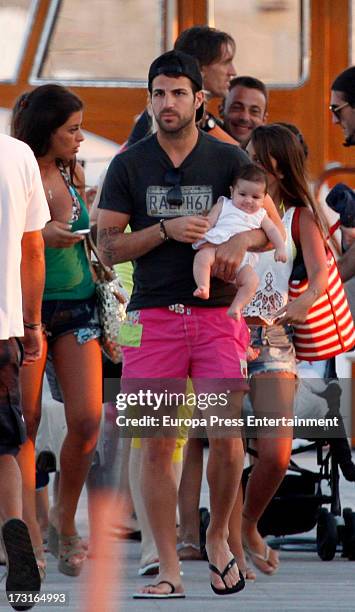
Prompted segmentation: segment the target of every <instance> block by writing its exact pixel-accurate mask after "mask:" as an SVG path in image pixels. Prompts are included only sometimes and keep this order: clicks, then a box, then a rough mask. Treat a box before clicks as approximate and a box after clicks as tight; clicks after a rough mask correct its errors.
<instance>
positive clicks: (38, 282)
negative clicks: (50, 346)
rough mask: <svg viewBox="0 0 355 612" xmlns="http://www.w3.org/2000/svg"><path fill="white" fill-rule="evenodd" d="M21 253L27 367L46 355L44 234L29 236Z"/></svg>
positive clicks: (36, 232) (27, 234)
mask: <svg viewBox="0 0 355 612" xmlns="http://www.w3.org/2000/svg"><path fill="white" fill-rule="evenodd" d="M21 250H22V258H21V288H22V311H23V320H24V323H25V327H24V330H25V331H24V338H23V346H24V352H25V354H24V360H23V363H24V365H27V364H31V363H33V362H34V361H36V360H37V359H39V358H40V357H41V354H42V342H43V336H42V329H41V326H40V323H41V307H42V297H43V289H44V278H45V263H44V242H43V238H42V232H41V231H35V232H25V233H24V234H23V237H22V241H21ZM26 324H27V325H26Z"/></svg>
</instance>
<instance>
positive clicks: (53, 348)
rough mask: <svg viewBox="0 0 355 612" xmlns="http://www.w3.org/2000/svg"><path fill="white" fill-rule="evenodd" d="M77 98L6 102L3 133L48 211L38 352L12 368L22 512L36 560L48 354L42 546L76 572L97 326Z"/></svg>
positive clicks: (92, 428) (95, 384) (96, 397)
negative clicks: (55, 464) (21, 147)
mask: <svg viewBox="0 0 355 612" xmlns="http://www.w3.org/2000/svg"><path fill="white" fill-rule="evenodd" d="M82 111H83V104H82V102H81V100H80V99H79V98H78V97H77V96H76V95H74V94H73V93H72V92H71V91H69V90H68V89H66V88H64V87H61V86H59V85H43V86H40V87H37V88H36V89H34V90H33V91H31V92H29V93H25V94H23V95H22V96H21V97H20V98H19V99H18V100H17V102H16V104H15V108H14V112H13V119H12V133H13V136H15V137H16V138H18V139H19V140H22V141H24V142H26V143H27V144H28V145H29V146H30V147H31V149H32V151H33V152H34V154H35V156H36V158H37V161H38V164H39V168H40V172H41V177H42V182H43V186H44V189H45V193H46V195H47V201H48V204H49V208H50V213H51V221H50V222H49V223H48V224H47V225H46V227H45V229H44V230H43V238H44V241H45V246H46V250H45V256H46V283H45V289H44V296H43V307H42V324H43V330H44V350H43V355H42V359H41V360H40V361H38V362H36V363H35V364H33V365H31V366H28V367H26V368H24V370H23V373H22V399H23V410H24V416H25V420H26V425H27V433H28V439H27V441H26V443H25V444H24V445H23V447H22V450H21V453H20V457H19V461H20V466H21V468H22V473H23V481H24V514H25V520H26V521H27V523H28V525H29V527H30V532H31V537H32V540H33V545H34V546H35V549H36V556H37V561H38V564H39V567H40V569H41V571H42V573H44V571H45V561H44V556H43V547H42V539H41V533H40V530H39V527H38V524H37V521H36V511H35V440H36V434H37V429H38V425H39V421H40V417H41V396H42V383H43V375H44V370H45V364H46V360H47V355H48V354H50V357H51V359H52V360H53V365H54V369H55V373H56V376H57V380H58V382H59V385H60V388H61V392H62V396H63V401H64V407H65V415H66V421H67V428H68V432H67V436H66V438H65V440H64V443H63V446H62V450H61V457H60V478H59V488H58V495H57V500H56V502H55V505H54V506H53V507H52V509H51V510H50V515H49V521H50V527H49V549H50V551H51V552H52V553H53V554H55V555H56V556H57V557H58V568H59V570H60V571H61V572H63V573H65V574H68V575H71V576H77V575H78V574H79V573H80V571H81V568H82V565H83V561H84V559H85V550H84V547H83V546H82V544H81V539H80V537H79V535H78V533H77V531H76V527H75V513H76V509H77V504H78V500H79V496H80V493H81V490H82V487H83V484H84V482H85V478H86V475H87V473H88V470H89V468H90V464H91V460H92V456H93V452H94V450H95V446H96V442H97V438H98V433H99V425H100V417H101V405H102V399H101V384H102V382H101V351H100V346H99V341H98V337H99V335H100V327H99V323H98V319H97V313H96V304H95V286H94V282H93V279H92V276H91V272H90V268H89V264H88V260H87V257H86V253H85V248H84V233H85V232H87V231H88V229H89V215H88V211H87V208H86V204H85V191H84V187H85V181H84V173H83V169H82V167H81V166H80V165H79V164H78V163H77V161H76V154H77V153H78V150H79V147H80V143H81V142H82V140H83V138H84V137H83V135H82V131H81V125H82Z"/></svg>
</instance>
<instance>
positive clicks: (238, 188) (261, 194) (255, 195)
mask: <svg viewBox="0 0 355 612" xmlns="http://www.w3.org/2000/svg"><path fill="white" fill-rule="evenodd" d="M264 198H265V185H264V183H255V182H254V181H246V180H245V179H239V180H238V181H237V183H236V185H235V187H234V188H233V189H232V200H233V204H234V206H236V207H237V208H240V209H241V210H243V211H244V212H246V213H248V214H249V215H252V214H254V213H256V212H257V211H258V210H259V208H261V207H262V206H263V204H264Z"/></svg>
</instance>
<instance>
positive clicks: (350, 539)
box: [343, 508, 355, 561]
mask: <svg viewBox="0 0 355 612" xmlns="http://www.w3.org/2000/svg"><path fill="white" fill-rule="evenodd" d="M343 519H344V523H345V527H344V530H343V556H344V557H348V559H349V561H355V512H353V511H352V509H351V508H344V510H343Z"/></svg>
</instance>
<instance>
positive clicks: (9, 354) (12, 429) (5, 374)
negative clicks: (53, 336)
mask: <svg viewBox="0 0 355 612" xmlns="http://www.w3.org/2000/svg"><path fill="white" fill-rule="evenodd" d="M22 357H23V350H22V346H21V343H20V342H19V341H18V340H17V339H16V338H10V339H9V340H0V455H14V456H15V455H17V453H18V451H19V450H20V446H21V444H23V442H24V441H25V440H26V426H25V421H24V418H23V415H22V410H21V399H20V386H19V370H20V366H21V363H22Z"/></svg>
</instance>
